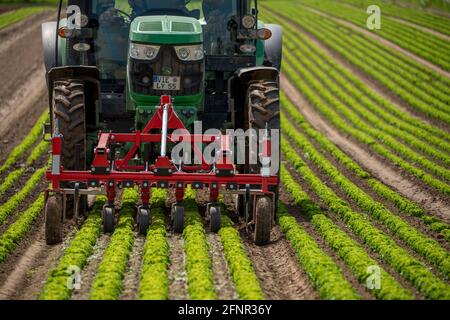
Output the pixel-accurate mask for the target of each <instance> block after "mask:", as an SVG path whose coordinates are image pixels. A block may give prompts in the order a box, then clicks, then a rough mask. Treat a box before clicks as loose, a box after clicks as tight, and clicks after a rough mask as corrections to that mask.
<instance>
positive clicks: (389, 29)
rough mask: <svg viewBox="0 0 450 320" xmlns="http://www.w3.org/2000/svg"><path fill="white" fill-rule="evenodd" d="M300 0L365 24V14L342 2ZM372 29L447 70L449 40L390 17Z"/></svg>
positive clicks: (449, 48) (345, 18)
mask: <svg viewBox="0 0 450 320" xmlns="http://www.w3.org/2000/svg"><path fill="white" fill-rule="evenodd" d="M299 3H303V4H306V5H308V6H311V7H313V8H315V9H318V10H320V11H322V12H325V13H327V14H330V15H332V16H335V17H338V18H341V19H344V20H347V21H349V22H351V23H353V24H355V25H357V26H360V27H363V28H365V27H366V21H367V17H368V15H367V14H366V12H365V11H362V10H360V9H357V8H352V7H349V6H344V5H342V4H339V3H336V1H330V0H320V1H317V0H300V1H299ZM372 32H373V33H376V34H378V35H380V36H382V37H383V38H385V39H387V40H390V41H392V42H393V43H395V44H397V45H399V46H400V47H402V48H404V49H406V50H408V51H410V52H412V53H414V54H416V55H418V56H419V57H422V58H424V59H426V60H428V61H430V62H432V63H434V64H436V65H438V66H440V67H441V68H443V69H444V70H447V71H449V70H450V56H449V55H448V52H449V50H450V43H448V42H447V41H445V40H442V39H441V38H439V37H437V36H435V35H433V34H430V33H427V32H424V31H422V30H419V29H416V28H411V27H410V26H406V25H405V24H403V23H400V22H398V21H394V20H391V19H389V18H387V19H383V20H382V27H381V29H380V30H373V31H372Z"/></svg>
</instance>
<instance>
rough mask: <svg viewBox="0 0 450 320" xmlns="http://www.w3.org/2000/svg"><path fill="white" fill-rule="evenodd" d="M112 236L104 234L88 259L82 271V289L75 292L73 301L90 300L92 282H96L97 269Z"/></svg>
mask: <svg viewBox="0 0 450 320" xmlns="http://www.w3.org/2000/svg"><path fill="white" fill-rule="evenodd" d="M109 239H110V236H109V235H106V234H102V235H101V236H100V237H99V238H98V239H97V242H96V244H95V246H94V252H93V253H92V255H91V256H90V257H89V258H88V261H87V264H86V266H85V267H84V268H83V270H82V271H81V287H80V289H79V290H74V291H73V293H72V300H88V299H89V293H90V290H91V285H92V282H93V281H94V278H95V274H96V272H97V268H98V266H99V264H100V262H101V261H102V258H103V254H104V253H105V250H106V247H107V246H108V243H109Z"/></svg>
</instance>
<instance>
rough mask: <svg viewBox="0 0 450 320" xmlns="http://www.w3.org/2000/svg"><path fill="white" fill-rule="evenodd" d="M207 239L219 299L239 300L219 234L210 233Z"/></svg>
mask: <svg viewBox="0 0 450 320" xmlns="http://www.w3.org/2000/svg"><path fill="white" fill-rule="evenodd" d="M207 239H208V244H209V256H210V258H211V266H212V273H213V281H214V287H215V288H216V292H217V299H218V300H237V299H238V298H239V297H238V296H237V293H236V289H235V287H234V283H233V281H232V280H231V276H230V272H229V270H228V266H227V262H226V261H225V257H224V253H223V247H222V243H221V242H220V237H219V235H218V234H215V233H208V234H207Z"/></svg>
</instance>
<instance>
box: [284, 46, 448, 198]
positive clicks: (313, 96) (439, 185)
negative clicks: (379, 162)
mask: <svg viewBox="0 0 450 320" xmlns="http://www.w3.org/2000/svg"><path fill="white" fill-rule="evenodd" d="M284 56H285V58H286V60H287V61H288V62H289V64H291V65H292V68H285V73H286V74H287V75H288V77H289V78H290V79H291V80H292V81H293V83H294V84H295V86H296V87H297V88H298V89H299V90H300V91H301V92H302V94H304V95H305V96H306V97H307V98H308V100H309V101H310V103H311V104H312V105H313V106H315V107H316V108H317V109H319V111H320V112H321V113H322V114H323V115H324V116H325V117H326V118H327V119H328V120H329V121H330V122H331V123H332V124H333V125H335V126H336V127H337V128H338V129H340V130H342V131H343V132H345V133H347V134H349V135H351V136H352V137H354V138H355V139H357V140H359V141H360V142H362V143H363V144H365V145H367V146H369V147H370V148H371V149H372V150H374V151H375V152H377V153H378V154H380V155H381V156H383V157H385V158H387V159H388V160H390V161H391V162H393V163H394V164H395V165H398V166H400V167H401V168H403V169H405V170H406V171H409V172H410V173H412V174H413V175H415V176H416V177H418V178H419V179H421V180H423V181H424V182H425V183H427V184H429V185H430V186H433V187H434V188H436V189H437V190H439V191H441V192H442V193H444V194H450V186H449V185H448V184H447V183H445V182H443V181H440V180H438V179H436V178H434V177H433V176H431V175H430V174H428V173H426V172H424V171H423V170H421V169H419V168H417V167H416V166H414V165H412V164H410V163H409V162H406V161H405V160H403V159H402V158H400V157H398V156H397V155H395V154H394V153H392V152H391V151H390V150H389V149H387V148H386V147H384V146H383V145H382V143H381V142H378V141H377V140H376V139H375V138H373V137H371V136H370V135H368V134H367V133H366V132H365V131H364V130H358V129H356V128H354V127H352V126H349V125H348V123H347V122H346V121H345V120H343V119H342V118H341V117H340V115H339V114H338V113H337V112H336V111H335V110H333V109H332V108H329V107H328V106H327V105H326V103H325V102H324V100H323V98H321V97H319V96H318V95H317V93H316V91H317V90H318V91H319V92H322V93H323V94H324V95H326V96H327V99H328V101H334V102H333V105H334V106H338V105H339V104H340V103H339V101H338V100H337V99H335V98H334V97H332V96H330V94H329V93H328V92H324V87H323V85H321V84H320V83H319V82H318V81H317V80H316V79H314V78H313V77H311V76H310V75H309V74H308V73H307V72H304V73H301V74H299V72H298V71H299V70H301V71H303V70H304V68H303V66H301V65H300V63H298V62H297V61H296V60H294V59H293V58H292V57H290V56H289V53H286V54H285V55H284ZM305 80H306V81H307V82H308V83H313V84H314V88H317V89H311V88H310V87H309V85H307V84H306V83H305ZM405 152H408V151H407V150H405ZM428 165H430V166H433V164H432V163H431V164H430V163H428ZM435 169H436V170H437V171H439V170H440V169H439V168H437V167H436V168H435Z"/></svg>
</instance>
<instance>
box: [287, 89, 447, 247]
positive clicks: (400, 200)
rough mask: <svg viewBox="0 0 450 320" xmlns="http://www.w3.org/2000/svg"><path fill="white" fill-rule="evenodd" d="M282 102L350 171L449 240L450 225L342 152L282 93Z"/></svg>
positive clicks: (291, 114)
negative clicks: (308, 121) (312, 125)
mask: <svg viewBox="0 0 450 320" xmlns="http://www.w3.org/2000/svg"><path fill="white" fill-rule="evenodd" d="M281 103H282V105H283V110H285V111H286V112H287V114H288V116H289V118H290V119H292V120H293V121H294V122H295V123H296V124H297V125H298V126H299V127H300V128H302V129H303V131H304V132H305V133H306V134H307V135H308V136H309V137H311V138H313V139H314V140H315V141H317V143H319V145H320V146H321V147H322V148H323V149H324V150H326V151H327V152H329V153H330V154H331V155H332V156H333V157H334V158H335V159H336V160H338V161H339V162H340V163H342V164H343V165H344V166H346V167H347V168H348V169H349V170H350V171H352V172H354V173H355V174H356V175H357V176H358V177H359V178H361V179H365V180H366V182H367V184H368V185H369V187H371V188H372V190H374V191H375V192H376V193H377V194H379V195H380V196H382V197H383V198H385V199H387V200H389V201H391V202H392V203H394V205H395V206H396V207H397V208H398V209H399V210H401V211H402V212H404V213H406V214H408V215H410V216H414V217H419V218H421V219H422V221H423V222H425V223H426V224H427V225H429V226H430V227H431V229H432V230H434V231H435V232H439V233H440V234H441V235H442V236H444V238H445V239H446V240H447V241H448V240H449V239H448V237H446V235H445V233H444V230H450V226H449V225H448V224H446V223H443V222H442V221H440V220H439V219H438V218H436V217H431V216H429V215H426V214H425V212H424V210H423V209H422V208H421V207H420V206H418V205H417V204H415V203H414V202H412V201H410V200H408V199H407V198H405V197H402V196H401V195H399V194H398V193H397V192H396V191H394V190H392V189H391V188H390V187H388V186H386V185H384V184H383V183H381V182H380V181H378V180H377V179H375V178H373V177H372V176H371V175H370V174H369V173H368V172H366V171H365V170H364V169H362V168H361V167H360V166H359V165H358V164H357V163H356V162H354V161H353V160H352V159H351V158H350V157H348V156H347V155H346V154H345V153H344V152H342V151H341V150H340V149H339V148H338V147H336V146H335V145H334V144H333V143H332V142H331V141H330V140H329V139H328V138H327V137H325V136H324V135H322V134H321V133H320V132H318V131H317V130H315V129H313V128H312V127H311V125H309V124H308V123H307V122H306V121H305V119H304V118H303V116H302V115H301V113H299V112H298V110H297V109H296V108H295V107H294V106H293V105H292V103H291V102H290V101H289V100H288V99H287V98H286V97H285V96H284V95H283V94H282V95H281Z"/></svg>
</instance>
